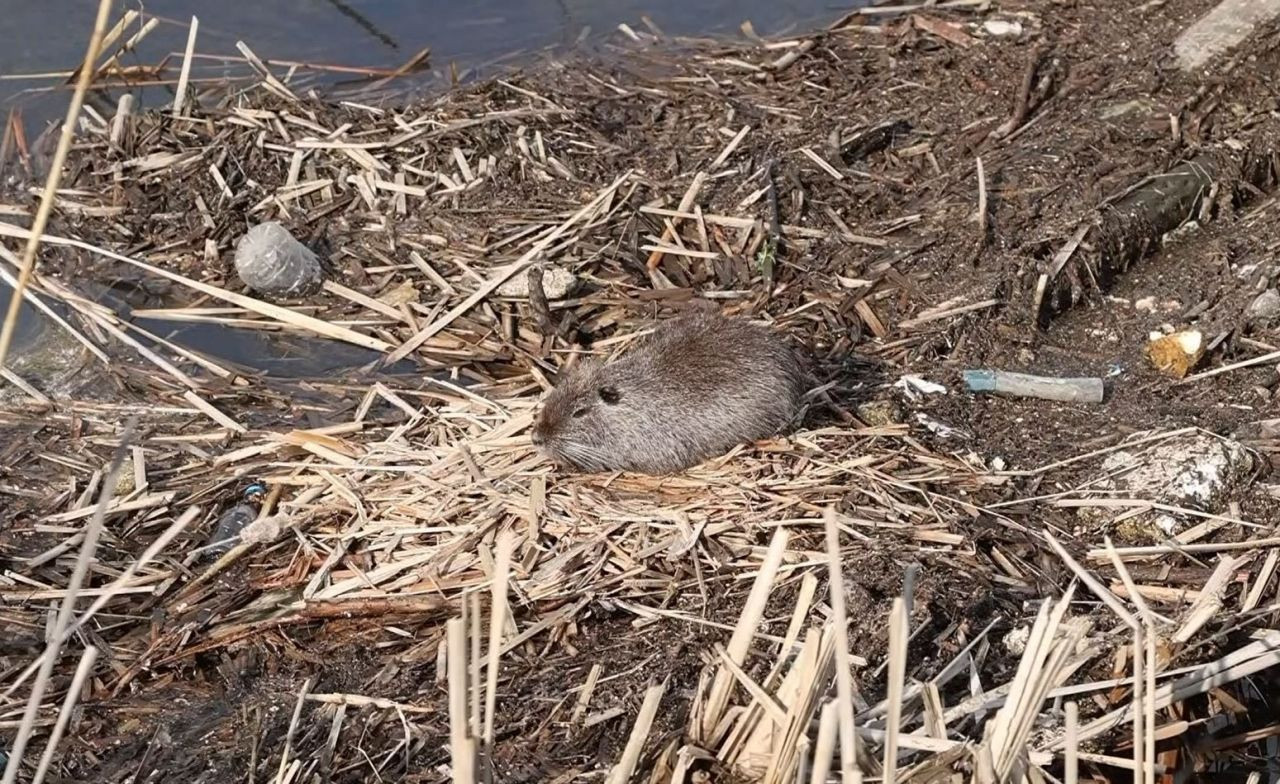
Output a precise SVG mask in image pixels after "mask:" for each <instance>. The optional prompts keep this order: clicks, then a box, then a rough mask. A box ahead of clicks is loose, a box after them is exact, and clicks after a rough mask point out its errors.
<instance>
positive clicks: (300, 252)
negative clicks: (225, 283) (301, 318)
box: [235, 221, 323, 297]
mask: <svg viewBox="0 0 1280 784" xmlns="http://www.w3.org/2000/svg"><path fill="white" fill-rule="evenodd" d="M235 263H236V273H237V274H238V275H239V276H240V280H242V281H244V283H245V285H246V286H248V287H249V288H251V289H253V290H254V291H257V292H259V293H262V294H271V295H275V296H281V297H300V296H306V295H308V294H312V293H314V292H315V291H316V290H317V289H319V288H320V284H321V282H322V281H323V272H322V270H321V269H320V260H319V259H318V258H316V254H315V253H313V252H312V250H311V249H310V248H308V247H307V246H306V245H303V244H302V243H301V242H298V241H297V240H296V239H294V238H293V235H292V234H290V233H289V230H288V229H286V228H285V227H284V226H282V225H280V223H278V222H277V221H268V222H266V223H259V224H258V225H257V226H254V227H253V228H251V229H249V231H247V232H246V233H245V235H244V236H243V237H241V238H240V241H239V242H238V243H236V260H235Z"/></svg>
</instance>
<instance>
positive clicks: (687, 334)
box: [610, 312, 805, 473]
mask: <svg viewBox="0 0 1280 784" xmlns="http://www.w3.org/2000/svg"><path fill="white" fill-rule="evenodd" d="M610 368H611V373H610V374H611V375H612V376H613V378H614V379H615V383H617V384H618V386H619V387H620V388H624V389H627V390H628V391H629V396H630V398H631V401H632V404H631V405H632V408H633V411H632V413H633V414H634V418H633V421H632V423H631V424H630V425H629V426H628V427H627V428H626V432H625V433H622V434H620V438H619V454H620V456H621V457H623V458H624V459H623V461H622V462H625V463H628V464H629V465H628V466H627V467H629V468H632V469H635V470H642V471H648V472H651V473H666V472H669V471H675V470H679V469H681V468H685V467H687V466H689V465H692V464H694V463H697V462H700V461H702V460H705V459H707V458H709V457H713V456H715V455H719V454H723V453H724V452H727V451H728V450H730V449H732V448H733V447H734V446H736V445H737V444H740V443H743V442H746V441H754V440H757V439H761V438H768V437H770V436H772V435H775V434H776V433H777V432H778V431H779V430H781V429H782V428H784V427H786V426H787V425H788V424H790V423H791V422H792V420H793V419H794V417H795V415H796V413H797V412H798V410H799V407H800V398H801V396H802V394H803V392H804V389H805V383H804V377H805V372H804V370H805V369H804V366H803V363H802V362H801V360H800V358H799V356H798V355H797V353H796V351H795V350H794V349H793V348H792V347H791V346H790V345H789V344H788V343H787V341H786V339H785V338H784V337H783V336H782V335H781V334H780V333H778V332H777V331H775V330H773V329H771V328H769V327H766V326H763V325H758V324H753V323H751V322H749V321H746V320H744V319H737V318H725V317H723V316H719V315H713V314H707V313H701V312H696V313H693V314H689V315H685V316H681V317H678V318H674V319H669V320H667V321H663V322H660V323H659V324H658V326H657V327H656V328H655V330H654V333H653V334H652V335H650V336H649V337H648V338H647V339H645V341H644V342H643V343H641V344H640V345H638V346H636V347H635V348H634V349H632V350H631V351H630V352H628V353H627V354H625V355H624V356H623V357H622V358H621V359H619V360H618V361H617V362H616V363H614V364H613V365H611V366H610Z"/></svg>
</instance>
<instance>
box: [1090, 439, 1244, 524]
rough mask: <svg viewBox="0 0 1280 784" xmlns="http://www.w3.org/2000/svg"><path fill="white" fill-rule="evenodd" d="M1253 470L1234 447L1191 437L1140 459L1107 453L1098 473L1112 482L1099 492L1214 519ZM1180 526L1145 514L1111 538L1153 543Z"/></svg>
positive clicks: (1162, 515) (1106, 513)
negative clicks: (1139, 499)
mask: <svg viewBox="0 0 1280 784" xmlns="http://www.w3.org/2000/svg"><path fill="white" fill-rule="evenodd" d="M1254 468H1255V464H1254V457H1253V453H1252V452H1250V451H1249V450H1248V449H1246V448H1245V447H1244V446H1242V445H1241V444H1240V443H1239V442H1237V441H1232V440H1230V439H1226V438H1218V437H1216V436H1213V435H1210V434H1207V433H1196V434H1194V435H1191V436H1187V437H1184V438H1177V439H1171V440H1169V441H1165V442H1162V443H1160V444H1157V445H1156V446H1154V447H1152V448H1151V449H1150V450H1147V451H1145V452H1141V453H1134V452H1128V451H1120V452H1114V453H1112V454H1111V455H1109V456H1108V457H1107V459H1106V460H1104V461H1103V463H1102V470H1103V471H1104V472H1105V473H1106V474H1108V475H1113V479H1111V480H1110V481H1108V482H1106V483H1104V484H1103V485H1102V488H1104V489H1109V490H1115V491H1117V493H1118V494H1119V495H1121V496H1127V497H1130V498H1142V499H1149V500H1151V501H1155V502H1157V503H1162V504H1166V505H1169V506H1179V507H1186V508H1188V509H1195V510H1198V511H1202V512H1209V513H1214V514H1216V513H1218V512H1219V511H1221V510H1222V509H1223V508H1224V507H1225V506H1226V495H1227V494H1228V493H1229V492H1231V491H1232V490H1235V489H1236V488H1238V487H1240V486H1242V485H1243V484H1245V483H1246V482H1247V481H1248V480H1249V478H1250V477H1251V476H1252V474H1253V471H1254ZM1082 511H1083V510H1082ZM1089 513H1091V514H1092V515H1095V516H1097V517H1098V518H1100V519H1105V518H1109V517H1111V516H1114V514H1115V510H1111V509H1108V510H1099V509H1096V508H1095V509H1090V510H1089ZM1099 513H1101V514H1099ZM1184 526H1185V520H1184V519H1183V518H1180V517H1178V516H1177V515H1174V514H1171V513H1167V512H1144V513H1142V514H1140V515H1135V516H1133V517H1129V518H1126V519H1125V520H1124V521H1123V522H1122V524H1121V525H1120V526H1118V527H1117V530H1116V534H1117V538H1118V539H1122V540H1123V541H1128V542H1158V541H1161V540H1163V539H1164V538H1165V537H1166V536H1173V535H1175V534H1176V533H1177V532H1178V531H1179V530H1181V529H1182V528H1183V527H1184Z"/></svg>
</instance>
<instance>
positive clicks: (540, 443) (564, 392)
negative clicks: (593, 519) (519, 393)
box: [532, 359, 629, 471]
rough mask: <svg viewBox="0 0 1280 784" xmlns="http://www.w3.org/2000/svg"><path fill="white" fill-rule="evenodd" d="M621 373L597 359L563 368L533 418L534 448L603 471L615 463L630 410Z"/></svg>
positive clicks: (574, 464) (571, 463) (581, 467)
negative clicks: (620, 428)
mask: <svg viewBox="0 0 1280 784" xmlns="http://www.w3.org/2000/svg"><path fill="white" fill-rule="evenodd" d="M616 375H617V374H616V373H614V372H613V369H612V368H609V367H606V366H604V365H603V364H602V363H600V362H599V361H598V360H594V359H590V360H586V361H584V362H581V363H579V364H578V365H577V366H575V367H573V368H571V369H570V370H567V371H565V372H563V373H562V374H561V376H560V378H559V379H558V381H557V383H556V388H555V389H554V390H552V391H551V393H550V394H549V395H547V398H546V400H544V401H543V403H542V410H541V411H539V412H538V415H537V417H535V418H534V420H533V433H532V440H533V444H534V446H536V447H538V449H539V450H540V451H541V452H542V453H543V454H544V455H546V456H547V457H549V458H551V459H552V460H554V461H556V462H557V463H560V464H563V465H567V466H569V467H572V468H576V469H579V470H582V471H603V470H604V469H605V467H606V466H607V465H609V464H610V463H611V462H613V461H615V460H616V454H613V453H612V452H613V450H616V449H617V448H618V446H619V444H618V443H616V436H617V434H618V431H619V424H620V422H621V421H622V420H623V419H624V418H625V417H626V412H627V411H628V409H629V406H628V405H627V400H626V397H627V392H626V390H625V389H622V388H621V387H620V385H619V384H618V381H619V380H620V379H618V378H616Z"/></svg>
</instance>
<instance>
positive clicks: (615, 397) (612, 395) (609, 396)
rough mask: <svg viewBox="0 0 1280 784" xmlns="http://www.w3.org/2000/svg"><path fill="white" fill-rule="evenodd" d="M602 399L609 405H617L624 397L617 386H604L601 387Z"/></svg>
mask: <svg viewBox="0 0 1280 784" xmlns="http://www.w3.org/2000/svg"><path fill="white" fill-rule="evenodd" d="M600 399H601V400H602V401H604V402H605V403H606V404H608V405H611V406H612V405H616V404H617V402H618V401H619V400H621V399H622V393H621V392H619V391H618V388H617V387H611V386H603V387H600Z"/></svg>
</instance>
